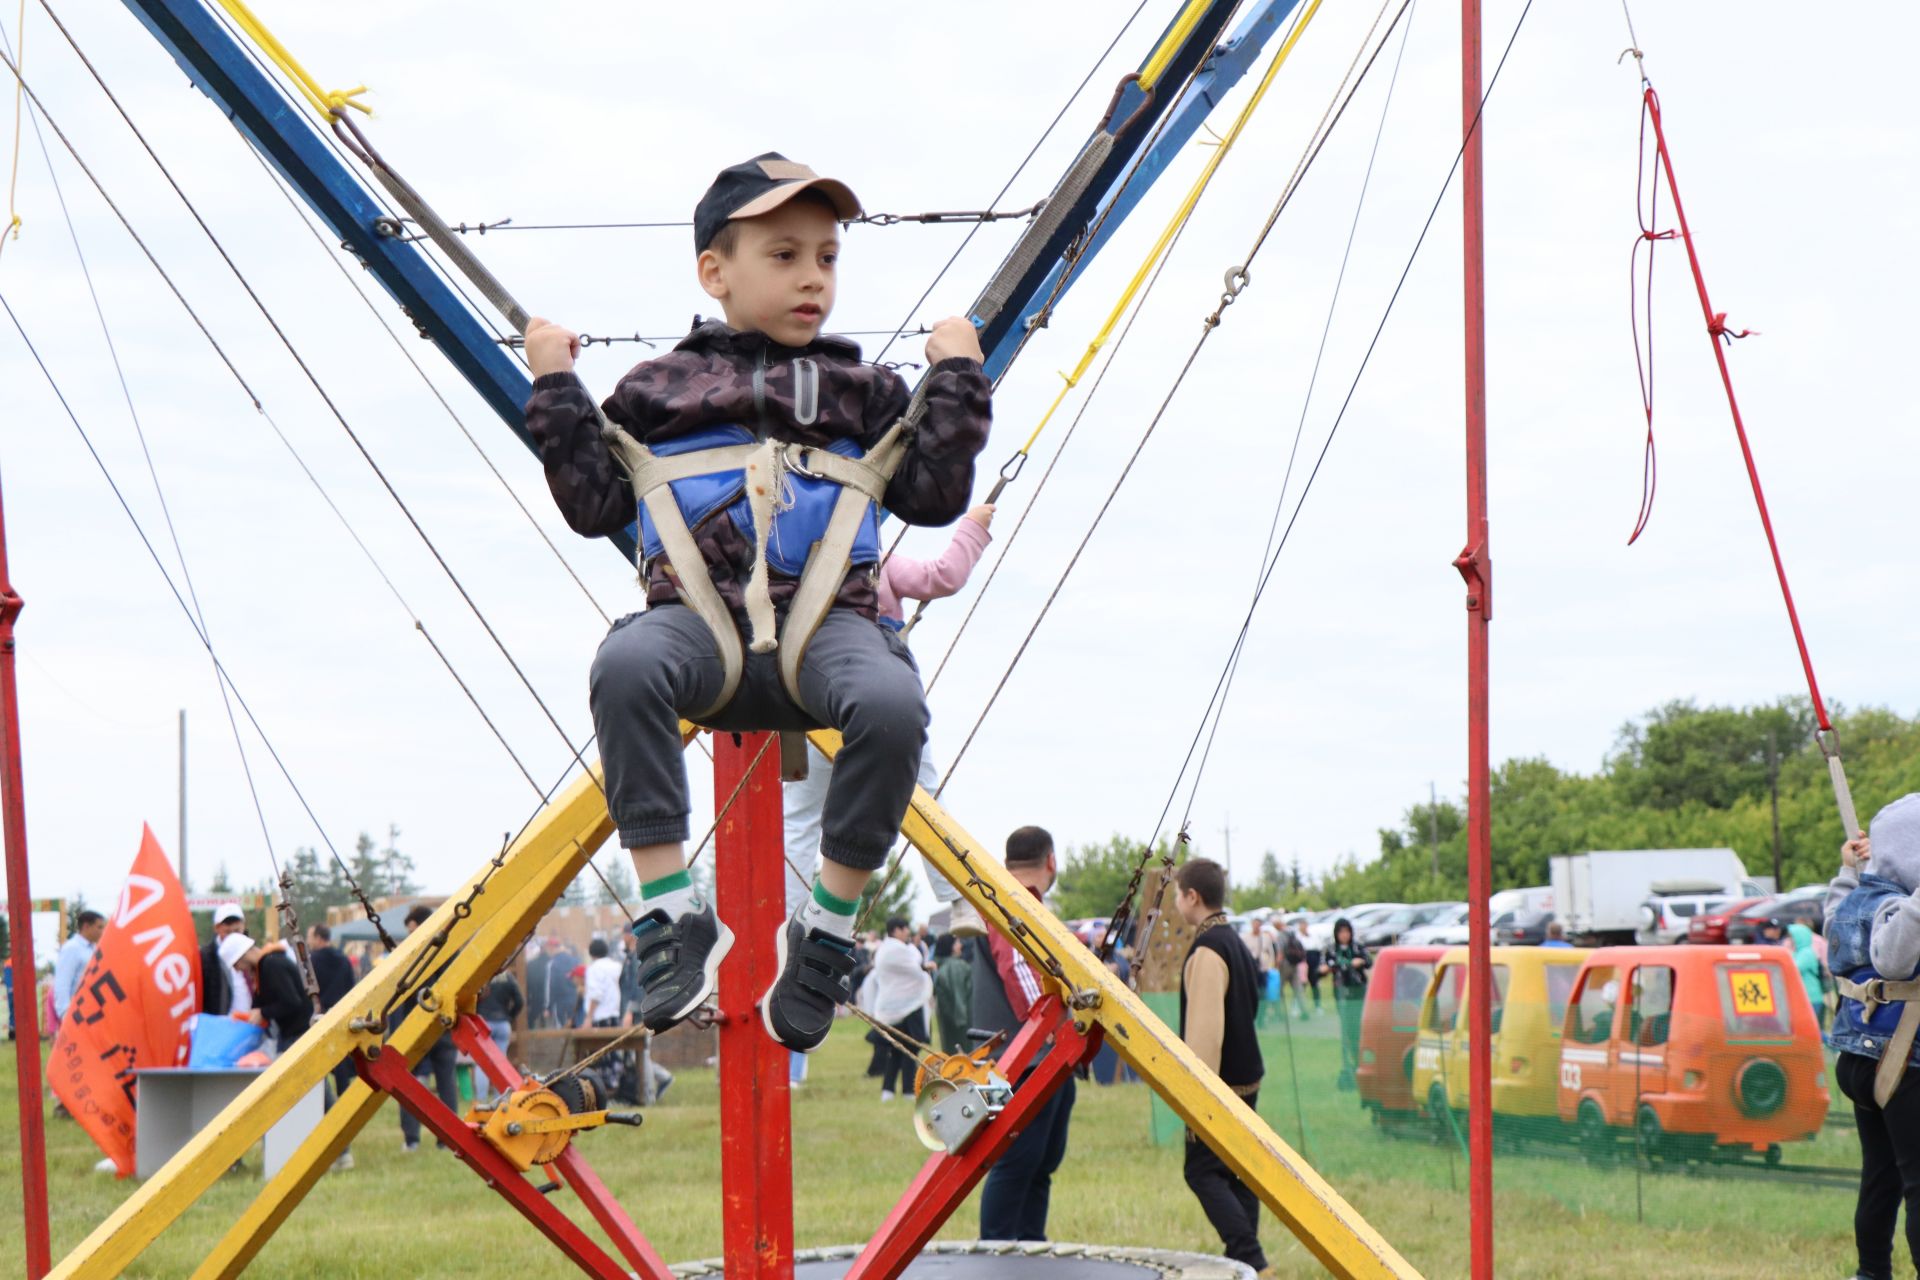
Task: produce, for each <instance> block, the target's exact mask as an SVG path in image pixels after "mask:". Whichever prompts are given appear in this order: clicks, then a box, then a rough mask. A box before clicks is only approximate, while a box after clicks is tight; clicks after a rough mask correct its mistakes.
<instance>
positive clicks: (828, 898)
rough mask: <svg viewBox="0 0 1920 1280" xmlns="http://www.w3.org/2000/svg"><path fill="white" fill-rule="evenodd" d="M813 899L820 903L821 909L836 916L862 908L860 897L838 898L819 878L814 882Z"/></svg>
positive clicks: (845, 914) (848, 913) (850, 913)
mask: <svg viewBox="0 0 1920 1280" xmlns="http://www.w3.org/2000/svg"><path fill="white" fill-rule="evenodd" d="M813 900H814V901H815V902H817V903H819V904H820V908H821V910H823V911H830V912H832V913H833V914H834V915H836V916H850V915H852V914H853V913H854V912H856V911H858V910H859V909H860V899H858V898H836V897H834V896H833V894H832V893H830V892H828V890H827V886H826V885H824V884H822V883H821V882H820V881H819V880H818V879H816V880H815V881H814V882H813Z"/></svg>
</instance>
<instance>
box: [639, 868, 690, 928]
mask: <svg viewBox="0 0 1920 1280" xmlns="http://www.w3.org/2000/svg"><path fill="white" fill-rule="evenodd" d="M640 901H641V905H642V906H644V907H645V908H646V909H647V910H648V911H664V912H666V915H667V919H669V920H678V919H679V918H680V917H681V916H683V915H686V914H687V913H688V912H689V911H698V910H699V909H700V906H701V902H700V891H699V890H697V889H695V888H694V887H693V876H692V875H690V874H689V873H688V872H687V870H686V868H684V867H682V868H681V869H680V870H678V871H676V872H674V873H673V874H672V875H666V876H661V877H660V878H659V879H658V880H644V881H642V882H641V884H640Z"/></svg>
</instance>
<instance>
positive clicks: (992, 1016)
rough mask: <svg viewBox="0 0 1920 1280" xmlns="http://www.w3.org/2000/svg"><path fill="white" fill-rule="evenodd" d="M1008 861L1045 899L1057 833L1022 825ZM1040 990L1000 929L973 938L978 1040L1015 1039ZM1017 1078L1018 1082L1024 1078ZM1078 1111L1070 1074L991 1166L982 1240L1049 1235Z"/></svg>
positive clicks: (982, 1212)
mask: <svg viewBox="0 0 1920 1280" xmlns="http://www.w3.org/2000/svg"><path fill="white" fill-rule="evenodd" d="M1006 867H1007V871H1008V873H1009V874H1011V875H1012V876H1013V878H1014V879H1015V880H1018V881H1019V882H1020V883H1021V884H1022V885H1023V886H1025V887H1026V889H1027V891H1028V892H1029V893H1031V894H1033V896H1034V897H1035V898H1037V899H1039V900H1041V901H1045V899H1046V896H1047V892H1048V891H1049V890H1050V889H1052V888H1053V882H1054V879H1055V877H1056V876H1057V875H1058V874H1059V871H1058V868H1057V867H1056V866H1055V863H1054V857H1053V837H1052V836H1050V835H1048V834H1047V833H1046V832H1045V831H1044V830H1042V829H1041V828H1039V827H1021V828H1020V829H1019V830H1018V831H1015V832H1014V833H1013V834H1012V835H1010V836H1008V837H1007V856H1006ZM1040 994H1041V987H1040V979H1039V977H1038V976H1037V975H1036V974H1035V973H1034V971H1033V967H1032V966H1031V965H1029V964H1028V963H1027V958H1026V957H1025V956H1023V955H1021V954H1020V953H1019V952H1018V951H1016V950H1014V948H1013V944H1012V943H1010V942H1008V941H1007V939H1006V936H1005V935H1004V934H1002V933H1001V932H1000V931H999V930H998V929H990V930H988V932H987V935H986V936H985V937H983V938H975V939H974V940H973V996H972V1004H973V1019H972V1021H973V1026H972V1028H971V1029H970V1030H971V1034H972V1035H973V1036H974V1037H975V1042H976V1043H979V1042H981V1041H984V1040H986V1039H988V1038H990V1037H991V1036H993V1035H994V1034H995V1033H996V1032H1001V1031H1004V1032H1006V1033H1007V1036H1008V1038H1009V1039H1011V1038H1012V1037H1013V1035H1014V1033H1015V1032H1017V1031H1018V1030H1019V1029H1020V1026H1021V1024H1022V1023H1023V1022H1024V1021H1025V1019H1026V1016H1027V1011H1028V1010H1029V1009H1030V1008H1032V1007H1033V1003H1034V1001H1036V1000H1038V999H1039V998H1040ZM1036 1061H1038V1059H1036ZM1023 1078H1024V1077H1023ZM1014 1084H1015V1087H1016V1088H1017V1087H1018V1086H1019V1084H1020V1081H1015V1082H1014ZM1072 1115H1073V1079H1072V1077H1071V1076H1069V1077H1068V1078H1067V1080H1066V1081H1065V1083H1063V1084H1062V1085H1061V1086H1060V1089H1059V1091H1058V1092H1057V1093H1055V1094H1054V1095H1053V1097H1052V1098H1050V1099H1048V1100H1047V1105H1046V1106H1044V1107H1042V1108H1040V1110H1039V1111H1038V1112H1036V1113H1035V1114H1034V1116H1033V1119H1032V1120H1031V1121H1030V1122H1029V1123H1028V1125H1027V1127H1026V1128H1025V1129H1024V1130H1022V1131H1021V1133H1020V1136H1019V1137H1017V1138H1015V1139H1014V1140H1013V1143H1012V1145H1010V1146H1009V1147H1008V1148H1007V1149H1006V1151H1005V1152H1003V1153H1002V1154H1001V1156H1000V1159H999V1160H998V1161H996V1162H995V1163H994V1166H993V1168H992V1169H991V1170H989V1171H988V1173H987V1180H986V1185H985V1186H984V1187H983V1188H982V1189H981V1192H980V1238H981V1239H982V1240H1045V1239H1046V1238H1047V1202H1048V1199H1049V1197H1050V1196H1051V1194H1052V1190H1053V1174H1054V1170H1056V1169H1058V1168H1059V1167H1060V1162H1061V1161H1062V1160H1064V1159H1065V1158H1066V1154H1067V1122H1068V1120H1069V1119H1070V1118H1071V1117H1072Z"/></svg>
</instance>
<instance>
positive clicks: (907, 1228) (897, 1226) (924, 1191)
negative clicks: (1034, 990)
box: [845, 995, 1100, 1280]
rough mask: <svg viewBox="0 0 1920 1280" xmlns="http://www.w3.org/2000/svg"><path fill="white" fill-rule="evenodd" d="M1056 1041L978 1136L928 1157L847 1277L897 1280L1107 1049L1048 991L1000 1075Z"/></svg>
mask: <svg viewBox="0 0 1920 1280" xmlns="http://www.w3.org/2000/svg"><path fill="white" fill-rule="evenodd" d="M1050 1041H1051V1043H1052V1044H1053V1050H1052V1052H1050V1053H1049V1054H1048V1055H1047V1056H1046V1057H1045V1058H1044V1059H1042V1060H1041V1062H1040V1065H1039V1066H1037V1067H1035V1068H1034V1069H1033V1072H1032V1074H1030V1075H1028V1076H1027V1077H1026V1079H1025V1080H1021V1081H1020V1087H1019V1088H1018V1089H1016V1090H1015V1091H1014V1095H1013V1100H1012V1101H1011V1102H1009V1103H1008V1104H1007V1106H1006V1109H1005V1110H1004V1111H1002V1112H1001V1113H1000V1114H999V1115H997V1116H995V1117H994V1118H993V1120H992V1122H991V1123H989V1124H988V1125H987V1127H986V1128H985V1129H983V1130H981V1132H980V1133H978V1134H977V1135H975V1137H974V1139H973V1141H972V1142H970V1143H969V1144H967V1148H966V1150H964V1151H962V1152H960V1154H958V1155H953V1154H950V1153H947V1152H941V1153H938V1154H936V1155H933V1156H930V1157H928V1159H927V1162H926V1163H925V1164H924V1165H922V1166H921V1167H920V1172H919V1174H917V1175H916V1176H915V1177H914V1180H913V1181H912V1182H911V1183H910V1184H908V1186H907V1191H906V1194H905V1195H903V1196H901V1197H900V1200H899V1202H898V1203H897V1204H895V1205H894V1207H893V1210H892V1212H890V1213H889V1214H888V1215H887V1220H886V1221H885V1222H883V1223H881V1224H880V1229H879V1230H877V1231H875V1232H874V1233H873V1237H872V1238H871V1239H870V1240H868V1242H867V1247H866V1248H865V1249H864V1250H862V1251H861V1254H860V1256H859V1257H858V1258H856V1259H854V1263H853V1265H852V1266H851V1267H849V1268H847V1273H846V1276H845V1280H896V1278H897V1277H898V1276H899V1275H900V1274H901V1273H902V1272H904V1271H905V1270H906V1269H907V1268H908V1267H910V1266H912V1265H913V1262H914V1259H916V1258H918V1257H919V1256H920V1251H921V1250H922V1249H924V1248H925V1247H926V1245H927V1242H928V1241H929V1240H931V1239H933V1237H934V1234H935V1233H936V1232H938V1231H939V1230H940V1228H941V1227H943V1226H945V1225H946V1222H947V1219H948V1218H950V1217H952V1216H953V1213H954V1210H956V1209H958V1208H959V1207H960V1205H961V1204H962V1203H963V1202H964V1201H965V1200H966V1198H967V1197H968V1196H969V1195H971V1194H972V1192H973V1189H974V1188H975V1187H976V1186H978V1185H979V1184H980V1182H981V1180H982V1179H983V1178H985V1177H986V1176H987V1171H988V1170H989V1169H991V1168H992V1167H993V1164H994V1162H995V1161H996V1160H998V1159H999V1158H1000V1157H1001V1156H1002V1155H1004V1154H1005V1153H1006V1150H1007V1148H1008V1147H1010V1146H1012V1145H1013V1141H1014V1139H1015V1138H1018V1137H1019V1136H1020V1134H1021V1132H1022V1131H1023V1130H1024V1129H1025V1128H1026V1127H1027V1124H1028V1122H1029V1121H1031V1120H1032V1119H1033V1117H1034V1116H1035V1115H1037V1114H1039V1112H1040V1110H1041V1109H1042V1108H1043V1107H1045V1106H1046V1105H1047V1103H1048V1101H1049V1100H1051V1099H1052V1097H1053V1095H1054V1094H1056V1093H1058V1092H1059V1091H1060V1087H1061V1086H1062V1085H1064V1084H1065V1083H1066V1082H1067V1078H1068V1077H1069V1076H1071V1075H1072V1074H1073V1072H1074V1070H1075V1069H1076V1068H1077V1067H1078V1066H1079V1064H1080V1063H1082V1062H1089V1061H1092V1059H1093V1055H1094V1054H1095V1053H1097V1052H1098V1051H1099V1048H1100V1030H1099V1028H1097V1027H1096V1028H1094V1029H1093V1030H1092V1032H1091V1033H1089V1034H1088V1035H1085V1036H1082V1035H1081V1034H1080V1033H1079V1032H1078V1031H1076V1030H1074V1025H1073V1016H1072V1014H1070V1013H1069V1012H1068V1011H1067V1009H1066V1008H1065V1006H1063V1005H1062V1004H1061V1003H1060V998H1059V997H1058V996H1054V995H1048V996H1044V997H1042V998H1041V1000H1040V1001H1039V1002H1038V1003H1037V1004H1035V1005H1034V1006H1033V1008H1032V1009H1031V1010H1030V1011H1029V1012H1028V1014H1027V1021H1026V1024H1025V1025H1024V1026H1023V1027H1021V1029H1020V1032H1019V1034H1018V1035H1016V1036H1015V1037H1014V1038H1013V1043H1012V1044H1010V1045H1008V1046H1007V1049H1006V1052H1004V1053H1002V1054H1001V1055H1000V1061H999V1071H1000V1073H1001V1075H1002V1076H1004V1077H1005V1078H1007V1079H1012V1080H1019V1078H1020V1076H1021V1074H1022V1073H1023V1072H1025V1071H1026V1070H1027V1067H1028V1065H1029V1064H1030V1063H1032V1061H1033V1059H1034V1057H1035V1056H1036V1055H1037V1054H1039V1052H1040V1051H1041V1049H1042V1048H1044V1047H1045V1046H1046V1045H1047V1044H1048V1043H1049V1042H1050Z"/></svg>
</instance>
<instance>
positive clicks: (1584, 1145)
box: [1574, 1098, 1614, 1164]
mask: <svg viewBox="0 0 1920 1280" xmlns="http://www.w3.org/2000/svg"><path fill="white" fill-rule="evenodd" d="M1574 1129H1575V1132H1576V1134H1577V1135H1578V1137H1579V1142H1580V1151H1581V1153H1582V1154H1583V1155H1585V1156H1586V1157H1587V1159H1588V1160H1590V1161H1592V1162H1593V1163H1595V1164H1599V1163H1602V1162H1603V1161H1610V1160H1612V1159H1613V1154H1614V1153H1613V1132H1612V1131H1611V1130H1610V1129H1608V1128H1607V1118H1606V1117H1605V1116H1604V1115H1602V1114H1601V1113H1600V1104H1599V1103H1597V1102H1595V1101H1593V1099H1591V1098H1589V1099H1587V1100H1586V1101H1584V1102H1582V1103H1581V1104H1580V1110H1579V1112H1578V1118H1577V1119H1576V1121H1575V1123H1574Z"/></svg>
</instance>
